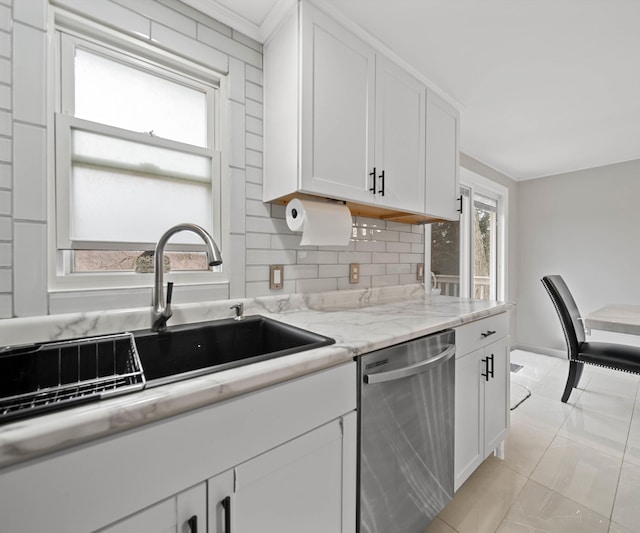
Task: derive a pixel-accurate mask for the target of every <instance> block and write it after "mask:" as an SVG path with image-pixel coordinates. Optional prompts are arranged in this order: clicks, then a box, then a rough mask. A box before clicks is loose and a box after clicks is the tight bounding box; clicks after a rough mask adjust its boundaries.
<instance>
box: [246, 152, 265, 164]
mask: <svg viewBox="0 0 640 533" xmlns="http://www.w3.org/2000/svg"><path fill="white" fill-rule="evenodd" d="M246 161H247V165H251V166H252V167H259V168H262V152H257V151H255V150H247V159H246Z"/></svg>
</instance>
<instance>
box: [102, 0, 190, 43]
mask: <svg viewBox="0 0 640 533" xmlns="http://www.w3.org/2000/svg"><path fill="white" fill-rule="evenodd" d="M112 2H114V3H116V4H119V5H121V6H122V7H124V8H127V9H130V10H131V11H134V12H135V13H137V14H139V15H142V16H143V17H145V18H148V19H151V20H154V21H156V22H159V23H160V24H164V25H165V26H168V27H170V28H173V29H174V30H176V31H179V32H180V33H184V34H185V35H188V36H189V37H192V38H193V39H195V38H196V37H197V30H196V26H197V23H196V21H195V20H193V19H192V18H189V17H187V16H185V15H181V14H180V13H178V12H177V11H175V10H173V9H170V8H169V7H167V6H163V5H162V4H160V3H158V2H157V1H156V0H134V1H131V0H112Z"/></svg>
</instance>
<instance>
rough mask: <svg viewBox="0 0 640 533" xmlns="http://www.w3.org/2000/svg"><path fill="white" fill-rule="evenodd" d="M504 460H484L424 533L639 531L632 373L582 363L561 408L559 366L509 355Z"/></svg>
mask: <svg viewBox="0 0 640 533" xmlns="http://www.w3.org/2000/svg"><path fill="white" fill-rule="evenodd" d="M511 362H513V363H518V364H521V365H524V368H523V369H522V370H520V372H518V373H517V374H513V373H512V374H511V377H512V383H519V384H521V385H524V386H525V387H527V388H528V389H529V390H531V393H532V394H531V397H530V398H528V399H527V400H526V401H525V402H524V403H522V404H521V405H520V406H519V407H518V408H517V409H515V410H514V411H511V430H510V432H509V435H508V437H507V440H506V443H505V459H504V461H501V460H499V459H496V458H495V457H493V456H490V457H489V458H488V459H487V460H486V461H485V462H484V463H483V464H482V465H481V466H480V468H478V470H476V472H475V473H474V474H473V475H472V476H471V477H470V478H469V479H468V480H467V481H466V482H465V483H464V485H463V486H462V487H460V489H459V490H458V492H457V493H456V495H455V498H454V499H453V501H452V502H451V503H449V505H448V506H447V507H446V508H445V509H444V510H443V511H442V512H441V513H440V515H439V516H438V517H437V518H436V519H435V520H434V522H433V523H432V524H431V526H430V527H429V529H428V530H427V532H426V533H454V532H459V533H494V532H495V533H542V532H553V533H555V532H558V533H573V532H576V533H607V532H609V533H632V532H640V396H639V394H640V393H639V391H638V385H639V383H640V377H638V376H635V375H631V374H625V373H623V372H616V371H613V370H607V369H600V368H596V367H592V366H587V367H586V368H585V370H584V372H583V375H582V380H581V382H580V388H579V389H575V390H574V391H573V392H572V393H571V397H570V398H569V402H568V403H567V404H563V403H562V402H561V401H560V396H561V395H562V391H563V390H564V385H565V382H566V378H567V370H568V362H567V361H566V360H563V359H559V358H554V357H547V356H543V355H539V354H534V353H530V352H524V351H520V350H515V351H513V352H511Z"/></svg>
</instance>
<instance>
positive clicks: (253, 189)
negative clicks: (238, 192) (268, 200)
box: [247, 183, 262, 201]
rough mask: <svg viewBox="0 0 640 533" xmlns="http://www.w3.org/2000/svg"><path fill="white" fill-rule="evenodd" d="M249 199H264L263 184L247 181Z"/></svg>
mask: <svg viewBox="0 0 640 533" xmlns="http://www.w3.org/2000/svg"><path fill="white" fill-rule="evenodd" d="M247 199H248V200H260V201H262V185H258V184H256V183H247Z"/></svg>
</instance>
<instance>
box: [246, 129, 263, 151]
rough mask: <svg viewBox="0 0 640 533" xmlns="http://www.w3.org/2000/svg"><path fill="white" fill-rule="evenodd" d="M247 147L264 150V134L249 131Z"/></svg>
mask: <svg viewBox="0 0 640 533" xmlns="http://www.w3.org/2000/svg"><path fill="white" fill-rule="evenodd" d="M246 142H247V148H248V149H249V150H257V151H259V152H262V135H256V134H255V133H247V140H246Z"/></svg>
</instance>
